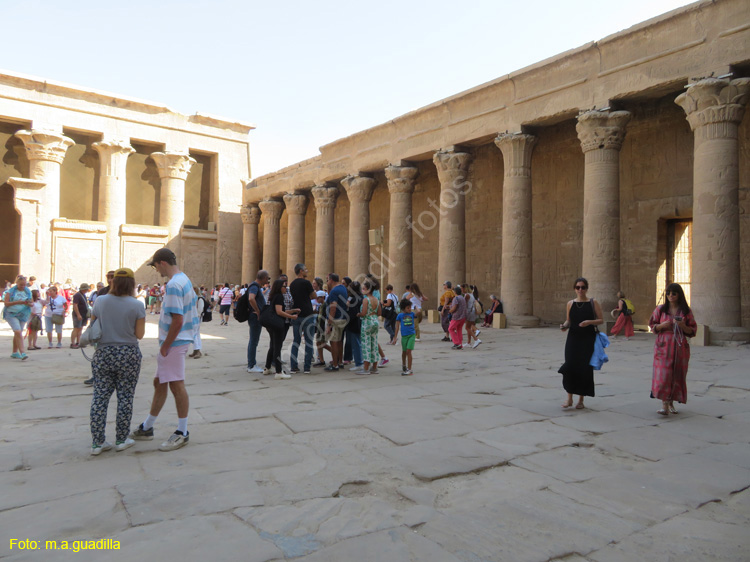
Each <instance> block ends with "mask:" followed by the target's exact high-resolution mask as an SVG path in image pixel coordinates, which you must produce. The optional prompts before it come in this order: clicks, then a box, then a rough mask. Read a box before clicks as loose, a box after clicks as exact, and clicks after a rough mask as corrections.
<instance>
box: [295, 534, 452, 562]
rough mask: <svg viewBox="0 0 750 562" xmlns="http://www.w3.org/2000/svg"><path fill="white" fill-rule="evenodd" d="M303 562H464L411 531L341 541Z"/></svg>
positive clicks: (305, 558) (306, 558) (302, 561)
mask: <svg viewBox="0 0 750 562" xmlns="http://www.w3.org/2000/svg"><path fill="white" fill-rule="evenodd" d="M298 560H299V561H300V562H332V561H338V560H341V561H344V560H346V561H355V560H356V562H401V561H404V562H405V561H407V560H408V561H412V560H413V561H417V560H434V561H436V562H437V561H438V560H439V561H440V562H462V561H461V559H459V558H456V557H455V556H453V555H451V554H450V553H449V552H447V551H446V550H444V549H443V548H441V547H440V546H438V545H437V544H435V543H434V542H433V541H430V540H428V539H426V538H424V537H422V536H421V535H419V534H416V533H414V532H413V531H411V530H410V529H408V528H398V529H390V530H387V531H381V532H379V533H371V534H369V535H364V536H361V537H356V538H352V539H348V540H345V541H341V542H339V543H336V544H335V545H333V546H330V547H328V548H325V549H323V550H319V551H318V552H315V553H313V554H310V555H308V556H304V557H302V558H298Z"/></svg>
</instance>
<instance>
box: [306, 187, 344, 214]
mask: <svg viewBox="0 0 750 562" xmlns="http://www.w3.org/2000/svg"><path fill="white" fill-rule="evenodd" d="M311 191H312V194H313V198H314V200H315V208H316V209H334V208H336V198H337V197H338V196H339V190H338V188H337V187H328V186H325V185H318V186H315V187H313V188H312V190H311Z"/></svg>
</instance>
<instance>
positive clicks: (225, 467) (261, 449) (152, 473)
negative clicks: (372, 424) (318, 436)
mask: <svg viewBox="0 0 750 562" xmlns="http://www.w3.org/2000/svg"><path fill="white" fill-rule="evenodd" d="M196 435H197V433H196ZM138 443H139V444H141V443H144V444H148V446H149V449H148V450H147V451H148V452H144V453H143V454H139V455H138V460H139V461H140V463H141V466H142V467H143V471H144V472H145V474H146V475H147V476H148V477H149V478H154V479H159V478H162V477H163V475H164V474H178V473H180V472H192V473H194V474H212V473H214V472H217V470H222V471H226V472H229V471H233V470H263V469H267V468H274V467H287V466H293V465H296V464H299V463H302V462H303V461H305V459H306V455H305V454H304V451H303V448H302V447H298V446H291V445H290V444H288V443H285V442H284V441H283V440H282V439H280V438H278V437H276V438H274V437H263V438H261V439H248V440H237V441H236V442H235V443H234V445H235V446H233V447H227V445H226V443H206V444H201V443H199V442H196V443H193V440H192V435H191V439H190V444H189V445H188V446H187V447H184V448H182V449H178V450H177V451H170V452H169V453H168V454H167V453H163V452H161V451H159V450H158V447H159V443H160V440H157V439H154V440H153V441H143V442H141V441H139V442H138ZM144 449H145V447H144ZM309 454H310V455H313V454H314V453H313V452H312V451H310V453H309ZM217 459H221V464H220V465H217Z"/></svg>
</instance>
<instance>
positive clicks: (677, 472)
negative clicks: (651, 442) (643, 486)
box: [636, 454, 750, 499]
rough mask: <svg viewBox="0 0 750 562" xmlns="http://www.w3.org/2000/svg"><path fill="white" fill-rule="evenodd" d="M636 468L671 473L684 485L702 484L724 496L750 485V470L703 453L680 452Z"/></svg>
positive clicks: (713, 492)
mask: <svg viewBox="0 0 750 562" xmlns="http://www.w3.org/2000/svg"><path fill="white" fill-rule="evenodd" d="M636 470H637V471H638V472H640V473H642V474H651V475H653V476H663V475H669V477H670V478H673V479H674V480H675V481H676V482H679V483H680V484H682V485H684V486H695V487H699V488H700V489H701V490H702V491H704V492H706V493H708V494H713V495H714V497H715V498H717V499H718V498H721V497H722V496H727V495H729V494H732V493H734V492H738V491H740V490H744V489H745V488H747V487H750V470H748V469H746V468H742V467H739V466H735V465H733V464H729V463H725V462H720V461H717V460H714V459H709V458H706V457H704V456H700V455H692V454H687V455H680V456H675V457H670V458H667V459H663V460H660V461H658V462H653V463H646V464H642V465H639V466H638V467H637V468H636Z"/></svg>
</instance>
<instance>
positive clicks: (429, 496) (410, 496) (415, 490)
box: [396, 486, 437, 507]
mask: <svg viewBox="0 0 750 562" xmlns="http://www.w3.org/2000/svg"><path fill="white" fill-rule="evenodd" d="M396 491H397V492H398V493H399V494H401V495H402V496H404V497H405V498H406V499H407V500H411V501H413V502H414V503H416V504H418V505H426V506H430V507H431V506H433V505H435V499H436V498H437V493H435V492H434V491H433V490H430V489H429V488H421V487H419V486H401V487H400V488H398V489H397V490H396Z"/></svg>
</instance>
